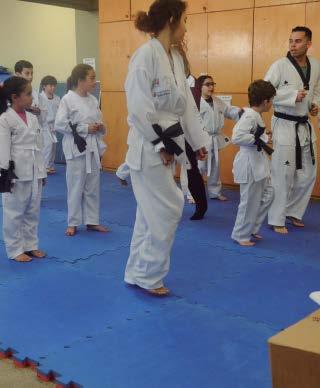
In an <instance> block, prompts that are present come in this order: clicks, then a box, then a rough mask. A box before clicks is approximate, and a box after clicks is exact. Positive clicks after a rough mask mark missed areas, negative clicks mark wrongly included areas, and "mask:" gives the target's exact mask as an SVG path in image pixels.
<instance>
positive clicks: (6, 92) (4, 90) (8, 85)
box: [0, 76, 29, 114]
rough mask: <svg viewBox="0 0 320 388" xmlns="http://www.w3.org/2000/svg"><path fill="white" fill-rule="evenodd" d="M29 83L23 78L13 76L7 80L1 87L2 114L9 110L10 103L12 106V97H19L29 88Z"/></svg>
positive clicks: (0, 104)
mask: <svg viewBox="0 0 320 388" xmlns="http://www.w3.org/2000/svg"><path fill="white" fill-rule="evenodd" d="M28 84H29V81H27V80H26V79H24V78H22V77H17V76H12V77H10V78H7V79H6V80H5V81H4V82H3V85H2V86H0V114H1V113H3V112H5V111H6V110H7V109H8V103H10V104H12V95H13V94H15V95H17V96H19V95H20V94H21V93H22V92H23V91H24V90H25V89H26V87H27V85H28Z"/></svg>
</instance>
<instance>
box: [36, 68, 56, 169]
mask: <svg viewBox="0 0 320 388" xmlns="http://www.w3.org/2000/svg"><path fill="white" fill-rule="evenodd" d="M56 87H57V80H56V79H55V77H53V76H51V75H47V76H45V77H44V78H42V80H41V88H42V92H41V94H40V95H41V97H43V100H44V101H45V104H46V107H47V112H48V114H47V117H46V121H45V123H44V128H43V129H44V131H43V137H44V149H43V154H44V160H45V164H46V169H47V173H48V174H54V173H55V172H56V170H55V168H54V161H55V156H56V144H57V142H58V140H57V136H56V133H55V132H56V131H55V129H54V121H55V119H56V114H57V110H58V108H59V104H60V97H59V96H57V95H56V94H55V90H56Z"/></svg>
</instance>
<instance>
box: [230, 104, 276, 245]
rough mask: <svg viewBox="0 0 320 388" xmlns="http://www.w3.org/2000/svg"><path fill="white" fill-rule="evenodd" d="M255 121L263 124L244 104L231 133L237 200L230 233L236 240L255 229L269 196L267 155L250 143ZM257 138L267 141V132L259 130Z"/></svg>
mask: <svg viewBox="0 0 320 388" xmlns="http://www.w3.org/2000/svg"><path fill="white" fill-rule="evenodd" d="M258 125H259V126H261V127H265V125H264V123H263V120H262V117H261V115H260V114H259V113H258V112H256V111H254V110H253V109H251V108H245V111H244V113H243V115H242V117H241V119H240V120H239V121H238V123H237V124H236V125H235V127H234V128H233V133H232V143H233V144H236V145H239V146H240V150H239V152H238V153H237V155H236V157H235V160H234V163H233V175H234V181H235V182H236V183H239V184H240V204H239V207H238V213H237V218H236V222H235V225H234V228H233V231H232V235H231V237H232V239H234V240H235V241H238V242H240V241H248V240H250V237H251V235H252V234H256V233H258V232H259V229H260V226H261V224H262V222H263V221H264V219H265V217H266V216H267V213H268V209H269V207H270V205H271V202H272V200H273V188H272V186H271V183H270V162H269V158H268V156H267V154H266V152H265V151H263V150H262V151H258V150H257V146H256V145H255V144H254V142H255V138H254V132H255V130H256V129H257V126H258ZM261 139H262V140H264V141H265V142H267V141H268V136H267V135H265V134H263V135H262V136H261Z"/></svg>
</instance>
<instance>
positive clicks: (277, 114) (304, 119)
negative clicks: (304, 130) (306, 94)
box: [274, 112, 316, 170]
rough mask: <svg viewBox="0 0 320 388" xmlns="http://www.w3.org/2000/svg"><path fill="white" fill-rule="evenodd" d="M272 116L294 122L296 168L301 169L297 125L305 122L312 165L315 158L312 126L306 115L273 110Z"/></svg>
mask: <svg viewBox="0 0 320 388" xmlns="http://www.w3.org/2000/svg"><path fill="white" fill-rule="evenodd" d="M274 116H275V117H277V118H279V119H283V120H288V121H294V122H295V123H296V126H295V129H296V169H297V170H301V169H302V152H301V144H300V139H299V134H298V132H299V125H300V124H307V125H308V128H309V132H310V153H311V159H312V164H313V165H314V164H315V163H316V158H315V156H314V149H313V144H312V127H311V124H310V122H309V117H308V116H293V115H287V114H286V113H281V112H274Z"/></svg>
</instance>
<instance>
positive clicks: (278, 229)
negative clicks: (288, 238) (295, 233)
mask: <svg viewBox="0 0 320 388" xmlns="http://www.w3.org/2000/svg"><path fill="white" fill-rule="evenodd" d="M272 229H273V230H274V232H276V233H280V234H288V233H289V231H288V229H287V228H286V227H285V226H276V225H273V226H272Z"/></svg>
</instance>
